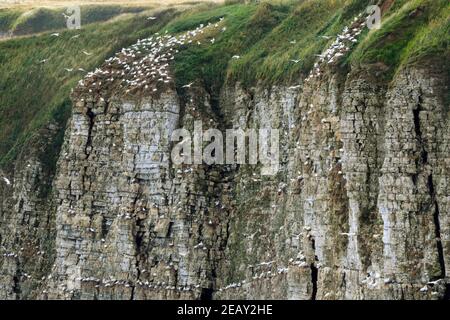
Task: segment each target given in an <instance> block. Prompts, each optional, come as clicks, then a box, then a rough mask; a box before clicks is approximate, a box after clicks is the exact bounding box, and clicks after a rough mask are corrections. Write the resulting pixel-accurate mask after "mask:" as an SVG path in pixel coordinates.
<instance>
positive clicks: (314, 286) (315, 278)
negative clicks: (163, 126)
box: [311, 263, 319, 300]
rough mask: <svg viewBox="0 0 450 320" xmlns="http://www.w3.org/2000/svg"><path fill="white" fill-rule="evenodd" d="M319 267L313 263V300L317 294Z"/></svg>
mask: <svg viewBox="0 0 450 320" xmlns="http://www.w3.org/2000/svg"><path fill="white" fill-rule="evenodd" d="M318 271H319V270H318V269H317V267H316V266H315V264H314V263H311V281H312V286H313V287H312V294H311V300H316V296H317V277H318Z"/></svg>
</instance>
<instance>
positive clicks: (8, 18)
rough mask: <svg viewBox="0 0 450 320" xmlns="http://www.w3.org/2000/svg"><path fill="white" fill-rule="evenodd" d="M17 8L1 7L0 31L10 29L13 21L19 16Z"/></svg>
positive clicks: (3, 31)
mask: <svg viewBox="0 0 450 320" xmlns="http://www.w3.org/2000/svg"><path fill="white" fill-rule="evenodd" d="M20 15H21V12H20V11H19V10H11V9H1V10H0V32H1V33H6V32H8V31H9V30H11V28H12V25H13V24H14V22H15V21H16V20H17V19H18V18H19V16H20Z"/></svg>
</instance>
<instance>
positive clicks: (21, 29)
mask: <svg viewBox="0 0 450 320" xmlns="http://www.w3.org/2000/svg"><path fill="white" fill-rule="evenodd" d="M148 9H150V7H123V6H118V5H86V6H81V24H82V25H83V26H84V25H87V24H91V23H96V22H101V21H107V20H109V19H111V18H113V17H116V16H118V15H121V14H125V13H138V12H142V11H144V10H148ZM65 11H66V8H58V9H50V8H34V9H30V10H23V9H2V10H0V21H1V22H0V31H2V30H3V31H4V32H6V31H12V32H13V33H14V35H29V34H35V33H40V32H45V31H51V30H52V31H55V30H61V29H65V28H66V20H65V18H64V16H63V13H65Z"/></svg>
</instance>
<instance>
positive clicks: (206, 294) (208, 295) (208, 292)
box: [200, 288, 214, 301]
mask: <svg viewBox="0 0 450 320" xmlns="http://www.w3.org/2000/svg"><path fill="white" fill-rule="evenodd" d="M213 293H214V290H213V289H209V288H203V289H202V293H201V295H200V300H202V301H210V300H212V297H213Z"/></svg>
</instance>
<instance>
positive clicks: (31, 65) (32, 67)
mask: <svg viewBox="0 0 450 320" xmlns="http://www.w3.org/2000/svg"><path fill="white" fill-rule="evenodd" d="M175 15H176V11H175V10H174V9H171V10H168V11H165V12H164V13H162V14H161V15H160V17H159V19H158V20H155V21H156V22H153V21H149V20H146V19H145V17H142V16H134V17H131V18H126V19H123V20H119V21H115V22H114V23H104V24H100V25H91V26H87V27H85V28H83V29H82V30H66V31H63V32H62V33H61V35H60V36H59V37H51V36H50V35H49V34H45V35H40V36H32V37H26V38H17V39H11V40H8V41H2V42H0V74H1V77H0V101H1V102H0V128H1V130H0V165H6V164H7V163H10V162H11V160H13V159H14V158H15V157H16V155H17V154H18V152H20V150H21V148H22V147H23V146H24V145H25V144H26V142H27V141H28V140H29V139H30V138H31V137H32V135H33V134H34V133H35V132H37V130H38V129H39V128H41V127H42V126H43V125H45V124H46V123H48V122H49V121H51V120H56V121H58V122H60V123H63V122H64V121H65V119H67V116H68V114H69V113H68V109H70V105H69V94H70V90H71V88H73V87H74V86H75V84H76V82H77V81H78V80H80V79H81V78H82V77H83V76H84V74H85V73H84V72H78V71H73V72H67V71H66V70H65V68H74V69H78V68H83V69H85V70H87V71H89V70H93V69H94V68H95V67H96V66H98V65H100V64H101V63H102V62H103V61H104V59H106V58H107V57H109V56H112V55H113V54H114V53H115V52H117V51H118V50H120V49H121V48H122V47H126V46H129V45H131V44H133V43H135V42H136V40H137V39H139V38H143V37H147V36H149V35H150V34H153V33H154V32H157V31H158V30H160V29H161V28H162V27H163V26H164V25H165V24H166V23H167V22H168V21H170V20H171V19H172V18H173V17H174V16H175ZM76 34H80V37H79V38H77V39H71V37H72V36H74V35H76ZM99 44H101V45H99ZM83 50H86V51H88V52H90V53H92V55H90V56H87V55H84V54H83V53H82V51H83ZM43 59H48V61H47V62H46V63H39V61H41V60H43Z"/></svg>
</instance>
